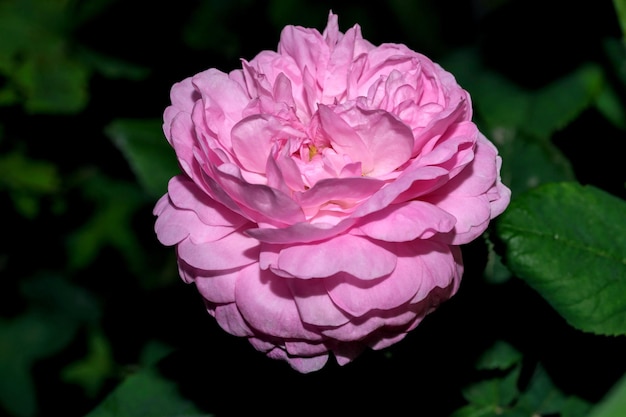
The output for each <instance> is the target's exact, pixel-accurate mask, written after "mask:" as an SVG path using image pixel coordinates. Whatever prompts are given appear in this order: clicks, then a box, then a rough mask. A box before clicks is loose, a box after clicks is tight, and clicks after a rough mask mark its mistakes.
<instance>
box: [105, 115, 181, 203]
mask: <svg viewBox="0 0 626 417" xmlns="http://www.w3.org/2000/svg"><path fill="white" fill-rule="evenodd" d="M162 124H163V122H162V121H161V120H160V119H154V120H138V119H133V120H131V119H118V120H115V121H113V122H112V123H111V124H110V125H109V126H107V128H106V133H107V134H108V135H109V137H111V139H112V140H113V142H114V143H115V144H116V145H117V147H118V148H119V149H120V150H121V151H122V153H123V154H124V156H125V157H126V158H127V159H128V162H129V164H130V166H131V167H132V169H133V171H134V172H135V175H136V176H137V179H138V180H139V182H140V183H141V184H142V185H143V187H144V188H145V190H146V191H147V192H148V193H149V194H150V195H151V196H154V197H157V198H158V197H160V196H161V195H163V194H164V193H165V192H166V191H167V182H168V181H169V180H170V178H172V177H173V176H174V175H176V174H179V173H180V172H181V171H180V168H179V167H178V162H177V160H176V154H175V153H174V150H173V149H172V147H171V146H170V144H169V143H168V142H167V140H166V139H165V136H164V135H163V130H162V127H161V126H162Z"/></svg>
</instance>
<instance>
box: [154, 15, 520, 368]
mask: <svg viewBox="0 0 626 417" xmlns="http://www.w3.org/2000/svg"><path fill="white" fill-rule="evenodd" d="M171 101H172V104H171V106H169V107H168V108H167V109H166V110H165V113H164V127H163V128H164V132H165V136H166V137H167V140H168V141H169V143H170V144H171V145H172V147H173V148H174V150H175V151H176V154H177V156H178V160H179V162H180V166H181V168H182V170H183V171H184V172H183V173H182V174H180V175H178V176H176V177H174V178H172V179H171V181H170V183H169V187H168V193H167V194H166V195H164V196H163V197H162V198H161V199H160V200H159V201H158V203H157V204H156V207H155V209H154V214H155V215H156V216H158V218H157V220H156V225H155V230H156V233H157V235H158V238H159V240H160V241H161V242H162V243H163V244H164V245H176V250H177V255H178V263H179V270H180V275H181V276H182V278H183V279H184V280H185V281H186V282H189V283H191V282H193V283H195V284H196V286H197V288H198V291H199V292H200V293H201V294H202V296H203V297H204V299H205V300H206V306H207V309H208V311H209V313H210V314H211V315H212V316H214V317H215V319H216V320H217V322H218V323H219V325H220V326H221V327H222V328H223V329H224V330H226V331H227V332H229V333H231V334H233V335H235V336H242V337H246V338H248V340H249V341H250V343H252V345H253V346H254V347H255V348H256V349H258V350H260V351H262V352H265V353H266V354H267V356H269V357H271V358H276V359H282V360H285V361H287V362H288V363H289V364H290V365H291V366H292V367H293V368H294V369H296V370H298V371H300V372H311V371H315V370H318V369H320V368H322V367H323V366H324V364H325V363H326V362H327V360H328V357H329V353H330V352H332V353H333V355H334V356H335V358H336V360H337V362H338V363H339V364H340V365H343V364H346V363H348V362H350V361H351V360H352V359H354V358H355V357H356V356H357V355H358V354H359V353H360V352H361V351H362V350H363V349H364V348H365V347H370V348H372V349H381V348H384V347H386V346H389V345H391V344H393V343H396V342H397V341H399V340H401V339H402V338H404V336H405V335H406V334H407V332H409V331H410V330H412V329H413V328H415V327H416V326H417V325H418V324H419V323H420V321H421V320H422V319H423V318H424V316H426V315H427V314H428V313H430V312H431V311H433V309H434V308H435V307H436V306H437V305H439V304H440V303H441V302H442V301H444V300H446V299H448V298H449V297H451V296H452V295H453V294H454V293H455V292H456V291H457V289H458V287H459V282H460V279H461V275H462V272H463V263H462V259H461V251H460V249H459V245H461V244H464V243H468V242H470V241H471V240H473V239H475V238H476V237H478V236H479V235H481V234H482V233H483V231H485V229H486V228H487V225H488V224H489V222H490V220H491V219H493V218H494V217H495V216H497V215H498V214H500V213H501V212H502V211H503V210H504V209H505V208H506V206H507V204H508V203H509V198H510V191H509V189H508V188H506V187H505V186H504V185H503V184H502V183H501V182H500V174H499V171H500V163H501V161H500V157H499V156H498V153H497V150H496V148H495V147H494V146H493V145H492V144H491V143H490V142H489V141H488V140H487V139H486V138H485V137H484V136H483V135H482V134H481V133H480V132H479V131H478V129H477V127H476V125H475V124H474V123H472V121H471V118H472V109H471V102H470V97H469V95H468V93H467V92H466V91H465V90H463V89H462V88H461V87H460V86H459V85H457V83H456V81H455V79H454V77H453V76H452V75H451V74H449V73H448V72H446V71H445V70H443V69H442V68H441V67H440V66H439V65H437V64H435V63H433V62H432V61H431V60H430V59H428V58H427V57H425V56H423V55H421V54H419V53H416V52H414V51H412V50H410V49H409V48H407V47H406V46H404V45H398V44H383V45H380V46H375V45H373V44H371V43H369V42H368V41H366V40H365V39H363V37H362V36H361V31H360V28H359V26H358V25H355V26H354V27H352V28H351V29H349V30H348V31H347V32H346V33H345V34H344V33H341V32H339V29H338V24H337V16H336V15H334V14H332V13H330V15H329V18H328V25H327V27H326V29H325V30H324V32H323V33H319V32H318V31H317V30H315V29H307V28H302V27H297V26H287V27H285V28H284V30H283V32H282V34H281V38H280V43H279V45H278V50H277V51H276V52H274V51H262V52H261V53H259V54H258V55H257V56H256V57H254V58H253V59H252V60H251V61H245V60H244V61H242V68H241V69H237V70H234V71H232V72H230V73H228V74H226V73H223V72H221V71H219V70H217V69H209V70H207V71H204V72H201V73H199V74H197V75H195V76H193V77H190V78H187V79H185V80H183V81H182V82H180V83H177V84H175V85H174V86H173V88H172V91H171Z"/></svg>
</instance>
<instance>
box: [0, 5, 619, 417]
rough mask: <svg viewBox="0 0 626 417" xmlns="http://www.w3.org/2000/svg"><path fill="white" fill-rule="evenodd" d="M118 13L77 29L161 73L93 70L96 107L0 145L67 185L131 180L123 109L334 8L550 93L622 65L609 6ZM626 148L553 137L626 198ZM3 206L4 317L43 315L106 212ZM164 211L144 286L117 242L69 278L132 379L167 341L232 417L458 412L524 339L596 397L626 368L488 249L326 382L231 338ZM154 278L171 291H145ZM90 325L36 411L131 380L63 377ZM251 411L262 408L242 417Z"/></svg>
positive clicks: (89, 400) (155, 100)
mask: <svg viewBox="0 0 626 417" xmlns="http://www.w3.org/2000/svg"><path fill="white" fill-rule="evenodd" d="M109 3H110V4H109V5H108V6H107V7H104V8H103V9H102V11H101V12H100V13H98V14H97V15H96V16H94V17H93V18H92V19H90V20H89V21H87V22H85V23H83V24H81V25H80V26H79V27H77V28H75V30H73V31H72V32H71V39H72V41H73V42H75V43H76V44H80V45H84V46H87V47H89V48H92V49H94V50H97V51H100V52H101V53H104V54H107V55H110V56H114V57H116V58H118V59H121V60H125V61H128V62H132V63H134V64H136V65H139V66H142V67H145V68H148V69H149V75H148V76H147V77H145V78H144V79H142V80H141V81H135V80H124V79H111V78H107V77H104V76H102V75H98V74H95V75H94V76H93V77H92V78H91V79H90V81H89V97H90V98H89V101H88V104H87V106H86V107H85V108H84V110H82V111H81V112H80V114H68V115H58V114H54V115H51V114H29V113H27V112H25V111H24V110H23V109H21V108H20V107H19V106H17V105H15V106H8V107H4V108H1V109H0V111H1V112H2V113H1V114H2V125H3V140H2V142H0V151H7V150H9V149H12V148H13V147H16V146H20V145H19V144H20V143H21V141H23V140H24V138H29V139H28V140H29V141H30V142H29V143H28V145H26V146H27V148H28V154H29V156H31V157H32V158H34V159H48V160H52V161H54V162H55V164H56V166H57V167H58V169H59V172H60V173H61V175H67V176H73V175H75V173H76V172H78V171H81V170H83V169H84V168H85V167H86V166H87V167H91V168H94V169H97V170H98V171H99V172H102V173H103V174H104V175H106V176H108V177H110V178H112V179H115V180H119V181H129V182H133V181H134V175H133V172H132V171H131V169H130V168H129V166H128V163H127V161H126V160H125V158H124V157H123V155H122V154H121V152H120V151H119V149H117V148H116V147H115V146H114V145H113V144H112V142H111V141H110V140H109V138H107V136H106V135H105V134H104V133H103V127H104V126H106V125H107V124H108V123H110V122H111V121H112V120H114V119H117V118H120V117H127V118H157V119H158V118H160V117H161V115H162V113H163V110H164V109H165V107H166V106H167V105H168V104H169V89H170V87H171V85H172V84H173V83H174V82H177V81H180V80H182V79H183V78H186V77H188V76H191V75H193V74H195V73H197V72H200V71H202V70H204V69H207V68H209V67H216V68H218V69H221V70H223V71H230V70H231V69H235V68H237V67H238V66H239V65H240V64H239V59H240V58H245V59H251V58H253V57H254V56H255V55H256V54H257V53H258V52H259V51H261V50H263V49H275V48H276V45H277V43H278V40H279V35H280V30H281V28H282V27H283V26H284V25H286V24H298V25H303V26H308V27H315V28H318V29H319V30H320V31H321V30H323V28H324V27H325V24H326V19H327V15H328V11H329V10H331V9H332V10H333V12H335V13H336V14H338V15H339V25H340V30H341V31H344V32H345V30H347V29H348V28H349V27H351V26H352V25H353V24H355V23H357V22H358V23H359V24H360V25H361V28H362V32H363V35H364V37H365V38H366V39H368V40H370V41H371V42H372V43H374V44H380V43H382V42H399V43H405V44H407V45H408V46H409V47H411V48H412V49H414V50H417V51H419V52H422V53H424V54H426V55H428V56H429V57H431V58H432V59H433V60H435V61H438V60H440V59H442V60H443V59H445V57H446V56H447V55H448V54H449V53H451V52H453V51H455V50H457V49H459V48H465V47H477V48H478V50H479V51H480V53H481V57H482V58H483V59H484V62H485V64H486V65H487V66H489V67H490V68H492V69H494V70H496V71H498V72H500V73H501V74H503V75H504V76H506V77H507V78H509V79H510V80H512V81H514V82H515V83H516V84H518V85H520V86H522V87H523V88H527V89H535V88H540V87H542V86H544V85H546V84H548V83H550V82H551V81H554V80H555V79H558V78H559V77H562V76H564V75H565V74H568V73H569V72H571V71H573V70H574V69H576V68H577V67H578V66H579V65H580V64H582V63H584V62H587V61H595V62H600V63H602V64H603V65H609V64H608V63H607V62H606V55H605V53H604V50H603V41H604V40H605V39H606V38H620V37H621V32H620V29H619V25H618V23H617V19H616V17H615V13H614V9H613V5H612V3H611V2H610V1H597V2H569V1H528V0H524V1H516V0H500V1H497V0H492V1H489V0H483V1H479V0H474V1H469V0H462V1H461V0H460V1H451V0H446V1H435V0H431V1H415V2H410V1H399V0H398V1H391V2H378V3H376V4H374V5H371V4H369V3H367V5H366V4H365V3H363V2H360V1H358V2H357V1H341V2H331V1H316V2H314V1H294V2H288V1H251V0H249V1H246V0H236V1H231V2H220V1H204V2H201V1H190V0H181V1H178V2H152V1H142V0H133V1H112V2H109ZM470 93H471V91H470ZM620 94H621V95H622V97H624V95H623V92H622V91H620ZM620 141H622V142H623V132H622V131H619V130H617V129H616V128H614V127H613V126H611V125H610V124H609V123H608V122H607V121H606V120H604V119H603V118H602V117H601V116H600V115H599V114H598V113H597V112H596V111H595V110H593V109H590V110H587V111H585V112H584V113H583V114H581V116H580V117H578V118H577V119H576V120H575V121H574V122H573V123H572V124H570V125H568V126H567V127H566V128H564V129H562V130H561V131H559V132H557V133H556V134H555V137H554V143H555V144H556V145H557V146H558V147H559V148H560V149H561V150H562V151H563V153H564V154H565V155H566V156H567V158H568V159H569V160H570V161H571V163H572V165H573V167H574V170H575V173H576V177H577V179H578V180H579V181H580V182H582V183H588V184H593V185H596V186H598V187H600V188H603V189H605V190H607V191H609V192H611V193H613V194H615V195H617V196H620V197H626V194H625V193H624V182H625V181H626V176H625V174H624V171H625V170H624V163H623V159H624V158H623V153H621V151H618V150H617V149H618V144H619V142H620ZM505 163H506V161H505ZM599 167H601V169H600V168H599ZM164 191H165V190H164ZM1 198H2V200H1V203H2V206H3V207H5V208H3V212H4V213H5V216H3V217H4V218H5V219H7V220H8V221H7V223H6V224H5V227H4V228H3V229H4V231H3V232H2V234H3V237H4V238H3V239H2V243H1V245H2V246H1V248H0V249H1V253H2V254H3V256H2V260H3V261H2V265H0V274H1V275H2V279H0V313H1V314H2V316H3V317H6V318H7V319H8V318H11V317H16V316H18V315H19V314H21V313H22V312H23V311H24V310H25V309H26V308H27V307H28V305H27V304H28V302H29V301H28V300H27V299H25V298H24V297H22V296H21V295H19V294H20V289H19V288H20V282H21V280H23V279H25V278H27V277H30V276H32V275H35V274H38V273H40V272H41V271H66V270H67V267H66V262H67V254H66V250H67V249H66V248H67V246H66V245H65V242H66V239H67V238H68V234H69V232H68V231H72V230H75V229H77V228H80V227H81V225H83V224H84V223H85V222H87V221H88V220H89V218H90V216H91V215H92V214H93V212H94V210H95V209H96V207H95V205H94V203H93V202H92V201H90V200H89V199H88V198H86V197H85V196H84V195H83V194H82V192H80V191H79V190H77V189H72V188H71V187H68V189H67V191H66V192H65V194H64V197H63V198H64V201H65V207H66V208H65V210H63V211H62V212H61V214H58V213H57V212H55V211H54V210H53V209H52V208H51V207H52V206H53V202H54V201H53V200H54V199H53V198H47V199H46V198H44V199H43V200H42V202H41V204H42V210H41V211H40V214H39V216H38V217H37V218H35V219H32V218H30V219H28V218H23V217H20V216H19V215H16V213H15V212H14V210H13V209H11V208H10V207H11V203H10V201H9V198H8V197H7V196H6V195H5V194H1ZM152 204H153V203H152V202H147V203H145V204H143V205H142V206H141V207H140V209H139V210H138V211H137V213H136V214H135V215H134V217H133V223H132V227H133V229H134V231H135V234H136V236H137V237H138V239H139V241H140V243H141V247H142V250H143V251H144V253H145V256H146V259H147V260H148V264H149V267H148V269H146V270H145V271H144V275H146V276H143V277H140V276H138V275H142V273H141V272H139V273H137V271H130V270H129V268H128V266H127V260H126V259H124V257H123V256H122V254H120V253H119V251H118V250H117V249H116V248H113V247H106V246H105V247H103V248H102V250H101V251H100V252H99V254H98V256H97V258H96V259H95V260H94V262H92V263H91V264H89V265H87V266H86V267H84V268H82V269H80V270H78V271H72V272H71V274H70V278H69V279H70V280H71V281H72V282H73V283H76V284H77V285H79V286H80V287H81V288H84V289H86V290H87V291H89V292H90V293H91V294H95V295H96V297H97V298H98V305H99V308H100V309H101V321H100V325H101V326H102V330H103V332H104V334H105V335H106V337H107V339H108V341H109V343H110V346H111V349H112V355H113V358H114V360H115V362H116V363H117V364H119V365H120V367H121V368H122V369H123V370H125V371H127V372H130V371H132V369H133V367H134V366H136V364H137V363H138V361H139V357H140V353H141V350H142V348H143V346H144V344H145V342H146V341H147V340H155V339H156V340H159V341H163V342H164V343H166V344H168V345H170V346H172V347H174V348H175V353H174V354H173V355H172V356H170V357H168V358H167V359H166V360H165V361H164V362H163V363H162V364H161V368H162V370H163V372H164V374H165V375H167V376H168V377H171V378H173V379H174V380H176V381H178V382H179V386H180V388H181V390H182V392H183V393H184V394H185V395H187V396H188V397H189V398H192V399H193V400H194V401H196V402H197V403H198V404H200V405H201V406H205V407H206V410H207V411H209V412H213V413H215V414H216V415H218V416H222V415H249V414H269V415H272V414H273V415H301V411H302V410H304V411H306V412H307V414H311V415H315V414H320V415H335V414H336V413H337V412H338V411H340V410H341V411H342V412H343V413H349V415H358V414H362V415H415V416H447V415H449V414H450V413H451V412H452V411H454V410H456V409H457V408H459V407H460V406H462V405H463V404H464V403H465V402H464V399H463V397H462V396H461V391H460V389H461V387H464V386H466V385H467V384H468V383H470V382H472V381H473V380H474V379H475V378H476V373H475V371H474V362H475V361H476V358H477V357H478V356H479V355H480V354H481V353H482V352H483V351H484V350H485V349H486V348H487V347H488V346H490V345H491V344H492V343H493V342H494V341H496V340H506V341H508V342H510V343H511V344H512V345H514V346H515V347H516V348H517V349H518V350H520V351H521V352H522V353H523V354H524V358H525V359H524V360H525V362H528V363H530V364H534V363H542V364H543V365H544V366H545V368H546V369H547V371H548V373H549V374H550V376H551V378H552V379H553V381H554V383H555V384H556V385H557V386H558V387H559V388H560V389H561V390H562V391H563V392H565V393H566V394H571V395H576V396H579V397H581V398H583V399H585V400H588V401H590V402H597V401H598V400H599V399H600V398H602V396H603V395H604V394H605V393H606V392H607V390H608V389H609V388H610V387H611V386H612V385H613V384H614V383H615V381H616V380H617V379H618V378H619V377H620V376H621V375H622V374H623V373H624V371H626V356H625V355H624V352H625V351H626V349H625V348H626V341H625V340H624V338H623V337H617V338H612V337H601V336H595V335H590V334H584V333H582V332H580V331H577V330H575V329H573V328H572V327H570V326H569V325H567V323H565V322H564V320H563V319H562V318H561V317H560V316H559V315H558V314H557V313H556V312H554V311H553V310H552V309H551V308H550V307H549V306H548V305H547V303H546V302H545V301H544V300H543V299H542V298H541V297H540V296H539V295H538V294H537V293H535V292H534V291H533V290H532V289H530V288H529V287H528V286H526V285H525V284H524V282H522V281H521V280H518V279H516V278H512V279H510V280H508V281H506V282H504V283H502V284H498V285H493V284H491V283H487V282H485V280H484V279H483V278H482V273H483V270H484V268H485V263H486V257H487V249H486V247H485V243H484V241H482V240H478V241H476V242H474V243H472V244H470V245H467V246H466V247H464V248H463V251H464V257H465V262H466V273H465V276H464V280H463V283H462V285H461V289H460V291H459V293H458V294H457V295H456V296H455V297H454V298H453V299H451V300H450V301H448V302H446V303H445V304H444V305H443V306H442V307H441V308H440V309H439V310H437V311H436V312H435V313H433V314H432V315H431V316H429V317H427V318H426V319H425V320H424V322H423V323H422V324H421V325H420V326H419V327H418V328H417V329H416V330H415V331H413V332H412V333H411V334H409V335H408V336H407V337H406V339H405V340H404V341H402V342H400V343H398V344H396V345H394V346H392V347H390V348H388V349H386V350H384V351H381V352H373V351H367V352H365V353H364V354H362V355H361V356H360V357H359V358H357V359H356V360H355V361H354V362H353V363H351V364H348V365H346V366H344V367H339V366H337V365H336V364H335V363H334V361H333V360H332V359H331V360H330V361H329V364H328V365H327V366H326V367H325V368H324V369H323V370H321V371H319V372H316V373H313V374H309V375H300V374H297V373H295V372H294V371H293V370H291V369H290V368H289V367H288V365H286V364H284V363H281V362H276V361H273V360H270V359H267V358H265V357H264V356H263V354H261V353H259V352H257V351H255V350H254V349H253V348H252V347H251V346H250V345H249V344H248V343H247V342H246V341H245V340H243V339H239V338H235V337H233V336H230V335H228V334H226V333H225V332H223V331H222V330H221V329H220V328H219V327H218V325H217V324H216V323H215V322H214V320H213V319H212V318H211V317H209V316H208V314H206V312H205V310H204V307H203V305H202V301H201V299H200V297H199V295H198V294H197V293H196V291H195V289H194V288H193V286H189V285H186V284H184V283H182V281H180V280H179V279H178V277H177V273H176V270H175V268H174V267H173V255H174V254H173V249H172V248H164V247H162V246H160V244H159V243H158V242H157V241H156V238H155V236H154V232H153V229H152V228H153V222H154V217H153V216H152V214H151V210H152ZM5 210H7V211H6V212H5ZM146 279H147V280H153V281H154V282H158V283H159V284H158V285H145V280H146ZM87 333H88V330H87V329H84V328H81V329H80V330H79V331H78V332H77V334H76V336H75V338H74V339H73V341H72V342H71V343H69V344H68V345H67V346H65V347H64V348H63V349H61V350H60V351H59V352H57V353H56V354H55V355H53V356H50V357H47V358H42V359H41V360H38V361H37V362H36V363H34V365H33V369H32V375H33V380H34V382H35V384H36V393H37V398H38V400H37V401H38V403H39V404H38V408H39V411H38V415H41V416H44V415H63V416H75V415H76V416H77V415H84V414H86V413H87V412H88V411H89V410H91V409H92V408H93V407H94V406H96V405H97V404H98V403H99V402H100V401H101V400H102V399H103V398H105V397H106V395H107V394H108V393H109V392H111V390H112V389H113V388H114V387H115V386H117V384H118V383H119V382H120V380H121V376H122V375H123V372H120V373H117V374H114V375H110V376H109V377H108V378H107V379H106V381H105V383H104V385H103V386H102V387H101V389H100V390H98V392H97V393H96V394H95V395H93V396H88V395H85V394H84V392H83V391H82V390H81V388H80V387H79V386H77V385H75V384H71V383H68V382H66V381H63V380H62V378H60V377H59V374H60V373H61V371H62V369H63V368H64V367H65V366H67V365H68V364H69V363H72V361H74V360H75V358H77V357H82V356H83V355H85V352H86V351H87ZM0 377H1V376H0ZM528 377H529V375H524V378H528ZM249 407H252V409H253V410H254V412H250V413H244V411H245V410H248V409H249Z"/></svg>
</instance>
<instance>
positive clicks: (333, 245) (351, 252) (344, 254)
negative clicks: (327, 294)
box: [270, 235, 396, 280]
mask: <svg viewBox="0 0 626 417" xmlns="http://www.w3.org/2000/svg"><path fill="white" fill-rule="evenodd" d="M270 267H272V268H275V269H277V270H280V271H282V272H284V273H286V274H289V275H291V276H294V277H298V278H305V279H306V278H323V277H329V276H331V275H334V274H337V273H339V272H345V273H348V274H350V275H352V276H355V277H358V278H359V279H364V280H369V279H376V278H380V277H382V276H385V275H388V274H390V273H391V272H392V271H393V270H394V268H395V267H396V256H395V255H394V254H392V253H391V252H389V251H388V250H387V249H385V248H383V247H382V246H379V245H377V244H376V243H373V242H372V241H370V240H369V239H366V238H362V237H358V236H352V235H341V236H337V237H336V238H334V239H331V240H327V241H324V242H318V243H314V244H305V245H293V246H288V247H286V248H284V249H282V250H281V251H280V253H279V255H278V258H277V263H276V265H271V266H270Z"/></svg>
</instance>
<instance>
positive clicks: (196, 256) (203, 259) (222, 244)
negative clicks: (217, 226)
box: [177, 232, 259, 271]
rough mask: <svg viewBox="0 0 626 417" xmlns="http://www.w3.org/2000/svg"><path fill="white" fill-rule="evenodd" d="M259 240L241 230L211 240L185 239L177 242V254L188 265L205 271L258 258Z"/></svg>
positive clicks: (228, 267) (246, 262)
mask: <svg viewBox="0 0 626 417" xmlns="http://www.w3.org/2000/svg"><path fill="white" fill-rule="evenodd" d="M258 246H259V242H258V241H257V240H255V239H253V238H250V237H248V236H246V235H244V234H242V233H241V232H235V233H231V234H229V235H228V236H225V237H224V238H222V239H220V240H216V241H212V242H201V243H194V242H193V241H192V240H191V239H185V240H183V241H182V242H180V243H179V244H178V247H177V249H178V256H180V257H181V259H183V260H184V261H185V262H187V263H188V264H189V265H191V266H193V267H195V268H198V269H204V270H207V271H217V270H226V269H232V268H240V267H242V266H245V265H250V264H251V263H252V262H255V261H256V259H257V258H258V250H259V248H258Z"/></svg>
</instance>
